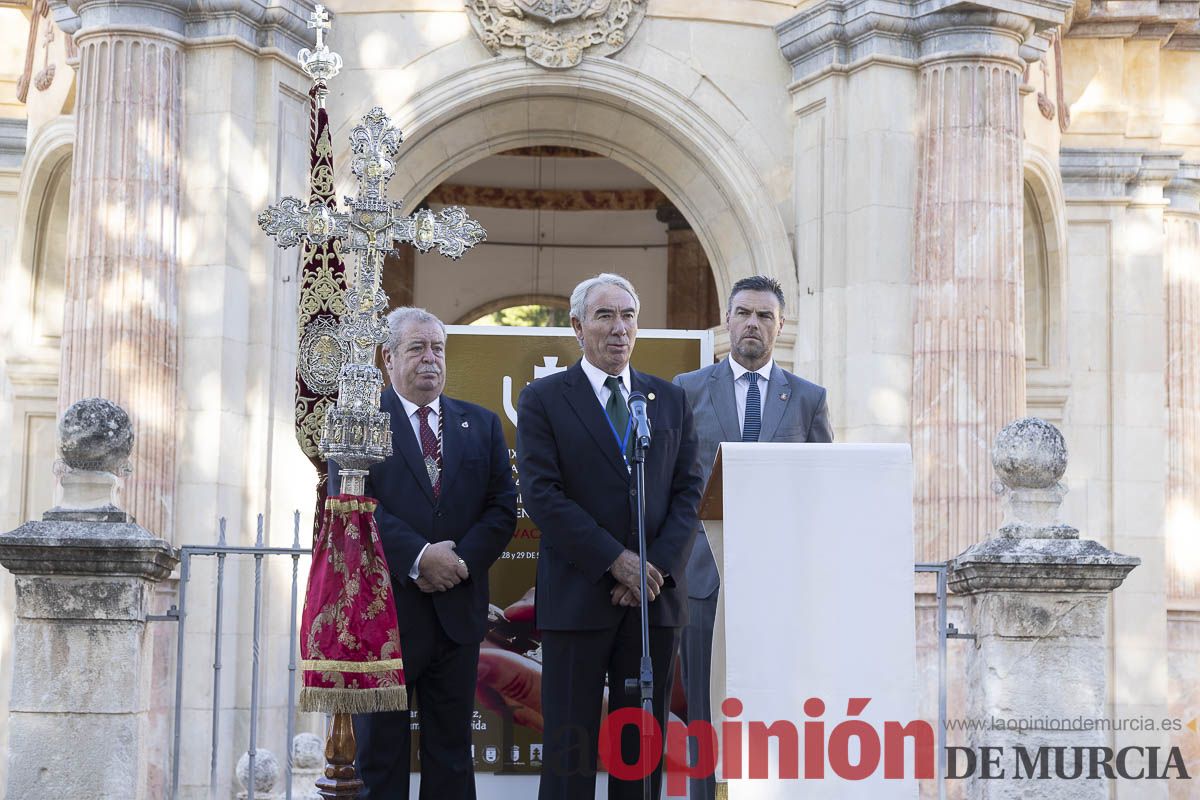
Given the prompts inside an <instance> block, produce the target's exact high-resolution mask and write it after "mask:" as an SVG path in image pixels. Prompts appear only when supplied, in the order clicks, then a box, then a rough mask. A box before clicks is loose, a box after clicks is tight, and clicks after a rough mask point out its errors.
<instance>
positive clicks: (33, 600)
mask: <svg viewBox="0 0 1200 800" xmlns="http://www.w3.org/2000/svg"><path fill="white" fill-rule="evenodd" d="M133 444H134V436H133V430H132V428H131V427H130V424H129V416H128V415H127V414H126V413H125V411H124V410H123V409H122V408H120V407H119V406H117V405H116V404H115V403H112V402H110V401H108V400H104V399H101V398H91V399H88V400H81V401H79V402H78V403H75V404H74V405H72V406H71V407H70V408H68V409H67V411H66V413H65V414H63V417H62V419H61V420H60V421H59V425H58V452H59V455H60V456H61V458H62V460H61V461H60V462H59V473H58V474H59V476H60V482H59V491H58V498H59V503H58V505H57V506H56V507H55V508H53V509H51V510H50V511H47V512H46V513H45V515H44V516H43V518H42V520H41V521H40V522H27V523H25V524H24V525H22V526H21V527H19V528H17V529H16V530H15V531H11V532H9V533H6V534H2V535H0V564H3V565H4V566H5V567H6V568H8V571H9V572H11V573H12V574H13V575H14V576H15V577H16V589H17V604H16V617H17V618H16V624H15V625H14V626H13V642H14V647H13V685H12V698H11V701H10V703H9V714H8V731H9V764H8V776H7V795H6V796H7V797H12V798H17V797H20V798H26V797H28V798H34V797H38V798H40V797H46V798H52V797H53V798H58V797H79V798H82V797H129V798H135V800H137V799H139V798H143V797H146V796H147V795H148V792H147V783H148V782H147V768H148V766H149V761H150V759H149V758H148V752H149V748H148V741H147V738H148V737H147V727H148V721H149V697H150V684H151V664H150V648H149V647H147V646H146V640H147V635H146V615H147V613H148V612H149V608H150V602H151V598H152V596H153V593H154V585H155V584H156V583H158V582H159V581H161V580H163V579H164V578H166V577H167V576H168V575H170V574H171V570H173V569H174V568H175V565H176V564H177V563H179V558H178V557H177V556H176V555H175V551H174V549H173V548H172V547H171V545H169V544H168V543H167V542H165V541H163V540H162V539H159V538H157V537H155V536H153V535H151V534H150V533H149V532H148V531H147V530H146V529H144V528H142V527H141V526H139V525H136V524H134V523H133V522H132V521H131V520H130V518H129V515H128V514H127V513H126V512H125V511H124V510H122V509H121V508H120V507H119V505H118V504H117V503H118V496H119V488H120V484H121V477H120V475H121V474H123V473H125V472H126V471H127V466H128V459H129V454H130V452H131V450H132V448H133Z"/></svg>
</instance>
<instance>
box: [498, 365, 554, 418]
mask: <svg viewBox="0 0 1200 800" xmlns="http://www.w3.org/2000/svg"><path fill="white" fill-rule="evenodd" d="M566 371H567V368H566V367H560V366H559V365H558V356H542V363H541V365H540V366H539V365H537V364H534V366H533V379H534V380H535V381H536V380H537V379H538V378H544V377H546V376H547V375H553V374H554V373H556V372H566ZM527 383H528V382H527ZM518 394H520V392H518ZM500 396H501V397H502V398H503V399H504V414H505V416H507V417H508V421H509V422H511V423H512V424H513V425H514V426H516V424H517V407H516V406H515V405H513V379H512V377H511V376H509V375H505V376H504V381H503V389H502V391H501V393H500Z"/></svg>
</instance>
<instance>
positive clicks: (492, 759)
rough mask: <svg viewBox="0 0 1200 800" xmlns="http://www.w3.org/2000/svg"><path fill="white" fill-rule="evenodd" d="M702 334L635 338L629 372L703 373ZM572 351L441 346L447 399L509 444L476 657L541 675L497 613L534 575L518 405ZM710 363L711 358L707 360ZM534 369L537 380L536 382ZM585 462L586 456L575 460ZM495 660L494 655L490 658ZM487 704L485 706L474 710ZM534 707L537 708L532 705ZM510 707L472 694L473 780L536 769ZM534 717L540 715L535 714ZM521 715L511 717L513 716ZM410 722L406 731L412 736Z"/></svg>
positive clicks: (553, 340) (536, 743) (539, 341)
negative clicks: (511, 510)
mask: <svg viewBox="0 0 1200 800" xmlns="http://www.w3.org/2000/svg"><path fill="white" fill-rule="evenodd" d="M710 335H711V334H709V333H708V332H707V331H642V332H641V333H640V335H639V336H638V340H637V344H636V346H635V347H634V352H633V359H632V365H633V368H634V369H636V370H639V371H641V372H646V373H649V374H651V375H657V376H659V377H661V378H665V379H667V380H670V379H671V378H673V377H674V376H675V375H677V374H679V373H681V372H689V371H691V370H694V369H698V368H699V367H701V366H704V363H705V362H704V355H705V353H706V352H707V353H711V346H709V347H706V346H705V345H706V344H707V341H706V340H707V338H708V337H709V336H710ZM579 357H580V350H579V344H578V342H577V341H576V339H575V336H574V334H573V333H572V332H571V330H570V329H569V328H538V329H525V330H521V329H513V328H485V327H473V326H464V325H454V326H448V328H447V341H446V394H447V395H449V396H450V397H454V398H457V399H459V400H466V401H468V402H471V403H477V404H479V405H481V406H484V407H485V408H488V409H490V410H491V411H493V412H495V413H496V415H497V416H499V417H500V423H501V425H502V426H503V429H504V438H505V439H506V440H507V442H508V448H509V450H508V455H509V461H510V463H511V466H512V470H513V477H514V479H515V480H516V481H517V524H516V530H515V531H514V534H513V539H512V541H511V542H510V543H509V546H508V549H507V550H506V551H505V552H504V553H503V555H502V556H501V557H500V559H499V560H498V561H496V563H495V565H493V567H492V569H491V572H490V573H489V575H488V577H489V582H490V589H491V604H492V614H491V616H492V624H491V625H490V626H489V634H488V638H487V640H485V642H484V644H483V646H482V649H481V660H484V661H486V659H487V658H488V655H489V654H488V652H487V650H488V648H499V649H502V650H505V651H507V652H506V653H505V654H504V655H503V658H504V659H506V662H507V663H508V664H509V665H516V666H518V667H520V668H521V669H526V670H528V671H529V675H527V676H526V677H527V678H533V677H534V676H536V674H538V673H540V670H541V662H540V659H541V652H540V648H539V646H538V643H537V641H536V636H535V632H534V631H532V630H531V629H530V626H529V625H528V624H526V625H513V624H509V623H508V621H507V620H506V619H505V617H504V615H503V611H504V609H506V608H508V607H509V606H510V605H512V604H513V603H517V602H518V601H520V600H521V599H522V597H523V596H524V595H525V593H526V592H527V591H528V590H529V589H530V588H531V587H532V586H533V584H534V579H535V577H536V574H537V554H538V537H539V535H540V534H539V532H538V530H537V526H536V525H534V524H533V520H531V519H529V517H528V516H527V515H526V513H525V509H524V505H523V503H522V502H521V495H520V475H519V474H517V466H516V446H517V426H516V408H517V398H518V397H519V396H520V392H521V390H522V389H523V388H524V387H525V385H526V384H527V383H529V382H530V381H532V380H533V379H534V378H535V377H540V376H542V375H544V374H549V373H550V372H555V371H559V370H561V369H564V368H566V367H570V366H571V365H573V364H574V363H575V362H576V361H578V360H579ZM710 358H711V356H710ZM535 368H537V372H536V374H535ZM580 457H581V458H586V457H587V454H580ZM493 655H495V654H493ZM481 699H486V700H487V702H481ZM539 702H540V701H539ZM515 708H517V707H515V706H514V705H513V704H512V703H509V702H506V701H505V700H504V699H503V698H502V697H501V696H500V695H499V694H498V693H497V692H495V691H494V690H492V689H491V688H489V687H488V686H486V685H484V684H483V683H481V685H480V688H479V690H478V691H477V693H476V702H475V720H474V727H475V732H474V738H473V741H474V747H473V751H474V753H473V756H474V761H475V769H476V770H477V771H480V772H501V773H508V774H535V773H537V772H538V770H539V768H540V766H541V759H540V751H541V741H542V737H541V732H540V731H538V730H536V729H535V728H532V727H529V726H527V725H523V724H521V723H520V722H518V721H515V720H514V719H513V712H514V709H515ZM538 710H540V709H538ZM522 714H528V711H526V712H520V711H518V716H521V715H522ZM416 720H417V718H416V715H413V723H412V725H413V731H414V733H416V732H417V731H418V730H419V727H418V725H417V721H416ZM417 741H418V737H417V736H414V737H413V754H412V759H413V760H412V765H413V769H417V768H418V766H419V762H418V759H417Z"/></svg>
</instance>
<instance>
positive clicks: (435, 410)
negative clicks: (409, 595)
mask: <svg viewBox="0 0 1200 800" xmlns="http://www.w3.org/2000/svg"><path fill="white" fill-rule="evenodd" d="M392 391H393V392H396V387H395V386H393V387H392ZM396 397H399V398H400V405H402V406H404V413H405V414H407V415H408V422H409V424H410V425H412V431H413V436H415V437H417V449H418V450H420V449H421V417H420V416H418V414H417V412H418V411H420V410H421V408H422V406H419V405H417V404H416V403H414V402H413V401H411V400H409V399H408V398H407V397H405V396H404V395H402V394H400V393H399V392H396ZM441 413H442V398H441V397H440V396H439V397H435V398H433V402H432V403H430V404H429V427H430V428H432V429H433V435H434V436H435V437H437V436H438V435H439V434H438V416H440V415H441ZM428 547H429V545H425V547H422V548H421V552H419V553H417V558H416V560H415V561H413V565H412V569H410V570H409V571H408V577H409V578H411V579H412V580H414V581H415V580H416V579H417V578H419V577H421V570H420V565H421V556H423V555H425V550H426V548H428Z"/></svg>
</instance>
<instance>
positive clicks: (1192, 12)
mask: <svg viewBox="0 0 1200 800" xmlns="http://www.w3.org/2000/svg"><path fill="white" fill-rule="evenodd" d="M1067 36H1068V37H1069V38H1072V39H1151V40H1156V41H1158V42H1159V43H1160V44H1161V45H1162V46H1163V48H1165V49H1167V50H1200V0H1103V2H1098V1H1097V0H1084V3H1083V4H1082V6H1081V8H1080V13H1079V14H1078V15H1077V16H1076V17H1075V21H1074V24H1072V25H1071V28H1070V30H1069V31H1068V32H1067Z"/></svg>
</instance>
